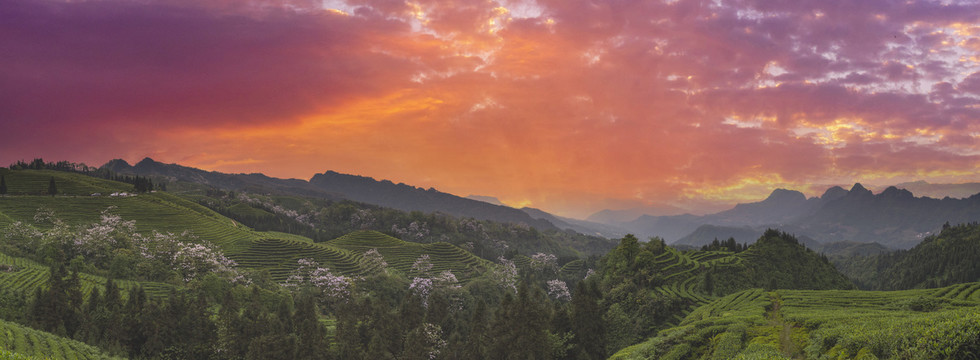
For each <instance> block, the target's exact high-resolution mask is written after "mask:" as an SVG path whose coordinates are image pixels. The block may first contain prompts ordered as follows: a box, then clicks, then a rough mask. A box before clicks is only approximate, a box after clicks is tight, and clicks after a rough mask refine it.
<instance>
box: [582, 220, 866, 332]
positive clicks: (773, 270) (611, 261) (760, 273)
mask: <svg viewBox="0 0 980 360" xmlns="http://www.w3.org/2000/svg"><path fill="white" fill-rule="evenodd" d="M601 264H602V265H601V269H602V270H601V272H600V273H601V276H602V277H601V279H600V282H601V287H602V288H603V289H605V298H604V299H603V303H604V304H605V308H606V311H607V313H608V312H612V311H613V310H612V309H613V307H616V308H617V309H616V310H615V311H620V310H621V311H623V313H624V315H625V318H627V319H629V321H628V323H629V325H628V326H629V327H630V328H631V329H632V331H629V332H624V333H620V334H619V335H618V336H619V338H615V339H611V340H610V343H611V344H613V345H610V346H612V349H610V350H617V349H618V348H617V347H616V346H617V345H615V344H619V345H628V344H632V343H635V342H637V341H640V340H643V339H645V338H647V337H649V336H652V335H654V333H655V332H656V331H658V330H660V329H663V328H664V327H665V326H670V325H674V324H677V323H679V322H680V321H681V320H683V319H684V316H686V315H688V314H689V313H692V312H693V311H696V309H698V308H699V307H700V306H702V305H705V304H707V303H709V302H711V301H713V300H715V299H716V298H717V297H718V296H725V295H728V294H731V293H734V292H737V291H741V290H746V289H751V288H759V287H762V288H767V289H853V288H854V285H853V284H851V283H850V282H849V281H848V280H847V278H845V277H844V276H843V275H841V274H840V273H839V272H837V270H836V269H834V267H833V266H832V265H831V264H830V263H829V262H828V261H827V260H826V259H825V258H823V257H821V256H820V255H819V254H816V253H814V252H813V251H811V250H809V249H807V248H806V247H804V246H803V245H802V244H800V243H799V242H798V241H797V240H796V238H795V237H793V236H791V235H789V234H786V233H782V232H779V231H775V230H769V231H766V232H765V234H764V235H763V236H762V237H761V238H759V240H757V241H756V242H755V243H754V244H753V245H751V246H749V247H748V249H746V250H745V251H741V252H737V253H736V252H731V251H703V250H693V251H686V252H681V251H678V250H676V249H674V248H672V247H669V246H666V245H665V244H664V243H663V241H662V240H659V239H654V240H652V241H650V242H647V243H644V244H640V243H638V242H637V241H636V238H635V237H632V236H627V237H626V238H624V239H623V240H622V241H621V243H620V245H619V246H618V247H617V248H616V249H614V250H613V251H611V252H610V253H609V254H608V255H606V257H604V258H603V259H602V261H601Z"/></svg>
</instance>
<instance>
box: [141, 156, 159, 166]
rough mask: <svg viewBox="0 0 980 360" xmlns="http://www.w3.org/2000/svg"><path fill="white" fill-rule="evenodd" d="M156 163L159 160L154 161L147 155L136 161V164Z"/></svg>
mask: <svg viewBox="0 0 980 360" xmlns="http://www.w3.org/2000/svg"><path fill="white" fill-rule="evenodd" d="M157 163H159V162H158V161H156V160H153V159H151V158H150V157H149V156H147V157H145V158H143V160H140V162H138V163H136V166H140V165H150V164H157Z"/></svg>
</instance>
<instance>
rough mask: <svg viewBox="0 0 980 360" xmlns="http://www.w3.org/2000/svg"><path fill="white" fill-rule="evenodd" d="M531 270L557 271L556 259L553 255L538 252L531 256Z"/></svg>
mask: <svg viewBox="0 0 980 360" xmlns="http://www.w3.org/2000/svg"><path fill="white" fill-rule="evenodd" d="M531 268H532V269H534V270H535V271H557V270H558V257H557V256H555V255H554V254H545V253H540V252H539V253H537V254H534V255H531Z"/></svg>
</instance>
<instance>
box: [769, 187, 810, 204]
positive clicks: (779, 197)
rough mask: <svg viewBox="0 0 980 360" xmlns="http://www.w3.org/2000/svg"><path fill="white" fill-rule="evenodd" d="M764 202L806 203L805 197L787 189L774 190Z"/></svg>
mask: <svg viewBox="0 0 980 360" xmlns="http://www.w3.org/2000/svg"><path fill="white" fill-rule="evenodd" d="M763 201H765V202H803V201H806V195H803V193H801V192H799V191H796V190H787V189H776V190H773V191H772V193H771V194H769V197H767V198H766V199H765V200H763Z"/></svg>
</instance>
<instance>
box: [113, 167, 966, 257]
mask: <svg viewBox="0 0 980 360" xmlns="http://www.w3.org/2000/svg"><path fill="white" fill-rule="evenodd" d="M103 167H104V168H106V169H108V170H110V171H113V172H116V173H120V174H134V175H141V176H152V177H161V178H163V179H165V180H166V181H186V182H195V183H201V184H205V185H208V186H213V187H216V188H221V189H226V190H236V191H250V192H260V193H284V194H295V195H301V196H314V197H320V198H326V199H332V200H340V199H347V200H352V201H357V202H363V203H369V204H375V205H379V206H384V207H390V208H394V209H398V210H404V211H422V212H442V213H447V214H450V215H454V216H459V217H472V218H475V219H480V220H493V221H500V222H509V223H525V224H528V225H530V226H533V227H535V228H538V229H542V230H546V229H555V228H559V229H563V230H571V231H576V232H579V233H583V234H590V235H600V236H605V237H609V238H618V237H621V236H623V235H625V234H627V233H632V234H635V235H637V237H639V238H641V239H646V238H649V237H654V236H656V237H660V238H663V239H664V240H666V242H668V243H674V244H678V245H689V246H701V245H705V244H707V243H710V242H711V241H712V240H714V239H716V238H717V239H720V240H724V239H727V238H729V237H732V238H735V239H736V241H738V242H745V243H748V242H752V241H754V240H755V239H757V238H758V237H759V236H760V235H761V234H762V233H763V232H764V231H765V230H766V229H767V228H778V229H781V230H783V231H786V232H789V233H793V234H795V235H796V236H797V237H798V238H800V239H801V241H802V242H804V243H805V244H806V245H807V246H809V247H811V248H820V247H822V246H823V245H821V244H831V243H837V242H851V243H878V244H879V245H880V246H884V247H888V248H895V249H907V248H911V247H912V246H915V245H916V244H918V243H919V242H920V241H922V239H923V238H925V237H926V236H927V235H929V234H931V233H937V232H938V230H939V229H941V227H942V226H943V224H945V223H947V222H949V223H952V224H959V223H967V222H974V221H978V220H980V194H976V195H973V196H970V197H967V198H963V199H958V198H950V197H946V198H943V199H935V198H930V197H925V196H921V197H916V196H915V195H913V193H912V192H910V191H909V190H905V189H901V188H898V187H895V186H892V187H888V188H886V189H884V190H883V191H881V192H880V193H878V194H874V193H873V192H872V191H871V190H868V189H867V188H865V187H864V186H862V185H861V184H854V185H853V186H852V187H851V189H850V190H846V189H844V188H842V187H840V186H834V187H831V188H829V189H827V190H826V191H825V192H824V193H823V195H821V196H819V197H811V198H807V197H806V196H805V195H804V194H803V193H801V192H799V191H795V190H787V189H776V190H774V191H773V192H772V193H771V194H770V195H769V197H767V198H766V199H764V200H762V201H759V202H753V203H744V204H738V205H736V206H735V207H733V208H731V209H729V210H725V211H721V212H718V213H714V214H708V215H691V214H680V215H676V214H672V213H674V212H675V210H676V209H669V208H664V207H657V209H654V210H658V212H657V213H661V214H665V215H649V214H641V215H638V216H637V215H636V214H639V213H641V212H642V211H644V210H645V209H628V210H606V211H602V212H599V213H596V214H594V215H593V216H590V217H589V218H588V219H587V220H578V219H570V218H565V217H560V216H556V215H553V214H550V213H547V212H545V211H542V210H539V209H534V208H524V209H515V208H511V207H507V206H504V205H500V204H495V203H494V202H497V201H496V199H495V198H492V197H489V196H472V195H471V196H469V197H460V196H456V195H453V194H449V193H444V192H441V191H438V190H436V189H433V188H429V189H423V188H418V187H414V186H411V185H406V184H403V183H398V184H396V183H394V182H392V181H389V180H375V179H373V178H370V177H364V176H358V175H348V174H341V173H337V172H334V171H326V172H324V173H321V174H316V175H314V176H313V177H312V178H311V179H310V180H309V181H306V180H300V179H279V178H273V177H269V176H266V175H263V174H226V173H220V172H211V171H205V170H200V169H195V168H191V167H186V166H181V165H176V164H164V163H160V162H157V161H154V160H153V159H150V158H146V159H143V160H142V161H140V162H139V163H137V164H136V165H130V164H128V163H127V162H126V161H124V160H118V159H117V160H112V161H109V162H108V163H106V164H105V165H104V166H103ZM909 184H912V185H915V186H918V188H919V189H926V188H928V189H940V188H942V187H943V186H944V185H942V184H928V183H922V182H919V183H909ZM945 186H946V187H949V188H954V187H955V188H956V189H959V190H961V192H962V191H965V190H964V189H971V188H972V187H971V186H970V184H962V185H961V186H959V187H956V186H954V185H945ZM646 210H648V209H646ZM630 219H632V220H630ZM839 247H840V246H834V247H830V248H839Z"/></svg>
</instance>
